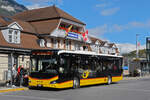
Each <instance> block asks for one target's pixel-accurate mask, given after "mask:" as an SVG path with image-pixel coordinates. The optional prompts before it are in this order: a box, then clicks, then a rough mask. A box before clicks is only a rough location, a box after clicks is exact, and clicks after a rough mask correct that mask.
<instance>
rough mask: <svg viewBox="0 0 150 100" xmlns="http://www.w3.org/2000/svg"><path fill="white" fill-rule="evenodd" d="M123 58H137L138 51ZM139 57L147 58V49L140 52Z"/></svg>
mask: <svg viewBox="0 0 150 100" xmlns="http://www.w3.org/2000/svg"><path fill="white" fill-rule="evenodd" d="M122 56H124V57H128V58H136V50H135V51H132V52H130V53H126V54H122ZM139 57H140V58H146V50H145V49H143V50H139Z"/></svg>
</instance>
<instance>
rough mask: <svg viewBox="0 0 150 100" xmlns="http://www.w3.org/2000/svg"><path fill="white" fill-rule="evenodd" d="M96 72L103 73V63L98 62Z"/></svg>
mask: <svg viewBox="0 0 150 100" xmlns="http://www.w3.org/2000/svg"><path fill="white" fill-rule="evenodd" d="M96 71H97V72H102V63H101V62H97V65H96Z"/></svg>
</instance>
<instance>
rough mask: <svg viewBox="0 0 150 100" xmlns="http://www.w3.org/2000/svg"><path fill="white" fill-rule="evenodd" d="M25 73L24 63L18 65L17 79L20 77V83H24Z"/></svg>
mask: <svg viewBox="0 0 150 100" xmlns="http://www.w3.org/2000/svg"><path fill="white" fill-rule="evenodd" d="M23 75H24V67H23V65H20V66H19V67H18V73H17V79H18V85H19V86H20V85H22V83H23Z"/></svg>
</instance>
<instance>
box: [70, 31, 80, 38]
mask: <svg viewBox="0 0 150 100" xmlns="http://www.w3.org/2000/svg"><path fill="white" fill-rule="evenodd" d="M68 37H72V38H78V34H75V33H70V32H69V33H68Z"/></svg>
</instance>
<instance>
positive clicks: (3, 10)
mask: <svg viewBox="0 0 150 100" xmlns="http://www.w3.org/2000/svg"><path fill="white" fill-rule="evenodd" d="M25 10H28V9H27V8H26V7H25V6H23V5H21V4H18V3H17V2H16V1H15V0H0V15H3V16H12V15H14V14H16V13H18V12H22V11H25Z"/></svg>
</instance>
